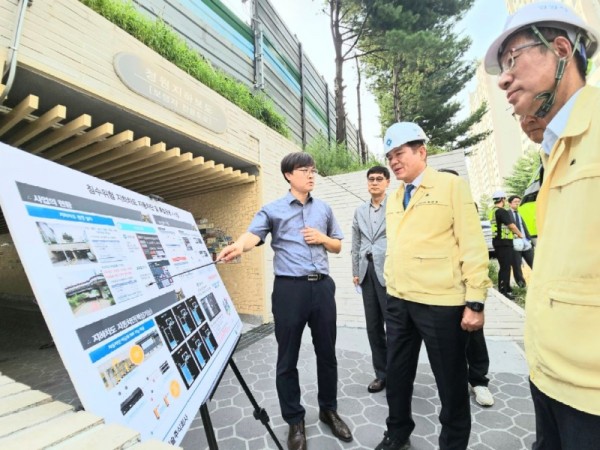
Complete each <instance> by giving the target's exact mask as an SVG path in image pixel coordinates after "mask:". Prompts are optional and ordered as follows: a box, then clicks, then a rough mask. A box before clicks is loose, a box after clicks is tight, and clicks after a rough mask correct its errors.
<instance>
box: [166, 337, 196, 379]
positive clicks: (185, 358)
mask: <svg viewBox="0 0 600 450" xmlns="http://www.w3.org/2000/svg"><path fill="white" fill-rule="evenodd" d="M171 356H172V357H173V361H174V362H175V365H176V366H177V370H178V371H179V374H180V375H181V378H183V382H184V383H185V385H186V386H187V388H188V389H189V388H190V387H191V386H192V384H193V383H194V381H195V380H196V378H198V375H200V368H199V367H198V365H197V364H196V361H195V360H194V358H193V357H192V351H191V350H190V348H189V347H188V346H187V344H183V345H182V346H181V347H179V348H178V349H177V350H175V351H174V352H173V353H172V354H171Z"/></svg>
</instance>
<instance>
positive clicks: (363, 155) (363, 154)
mask: <svg viewBox="0 0 600 450" xmlns="http://www.w3.org/2000/svg"><path fill="white" fill-rule="evenodd" d="M354 61H355V63H356V76H357V80H358V81H357V83H356V101H357V107H358V148H359V151H360V160H361V161H362V163H363V164H366V162H367V144H366V143H365V137H364V136H363V128H362V109H361V105H360V83H361V78H360V65H359V63H358V58H356V59H355V60H354Z"/></svg>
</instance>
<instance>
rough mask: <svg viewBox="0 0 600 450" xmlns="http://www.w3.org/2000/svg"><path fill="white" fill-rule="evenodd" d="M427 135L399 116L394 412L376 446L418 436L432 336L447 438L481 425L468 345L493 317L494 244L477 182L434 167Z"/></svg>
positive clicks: (391, 233)
mask: <svg viewBox="0 0 600 450" xmlns="http://www.w3.org/2000/svg"><path fill="white" fill-rule="evenodd" d="M427 141H428V139H427V136H426V135H425V133H424V132H423V130H422V129H421V128H420V127H419V126H418V125H417V124H415V123H410V122H400V123H396V124H394V125H392V126H391V127H390V128H389V129H388V130H387V132H386V134H385V137H384V148H385V151H386V152H387V153H386V157H387V160H388V162H389V165H390V168H391V169H392V171H393V172H394V175H395V176H396V178H397V179H399V180H402V181H403V182H404V183H403V184H402V186H400V188H399V189H398V190H397V191H396V192H395V193H393V194H391V195H390V196H389V198H388V200H387V206H386V215H385V218H386V224H387V239H388V241H387V252H386V259H385V265H384V278H385V282H386V287H387V292H388V295H389V298H388V305H387V318H386V332H387V339H388V340H387V344H388V367H387V380H388V381H387V387H386V389H387V391H386V395H387V401H388V406H389V416H388V418H387V421H386V422H387V431H386V432H385V434H384V438H383V441H381V443H380V444H379V445H378V446H377V447H376V450H399V449H405V448H408V446H410V441H409V437H410V435H411V433H412V431H413V429H414V427H415V422H414V421H413V419H412V414H411V401H412V394H413V384H414V380H415V376H416V372H417V365H418V359H419V350H420V348H421V343H422V342H424V343H425V347H426V348H427V355H428V357H429V361H430V363H431V368H432V370H433V373H434V375H435V379H436V383H437V387H438V391H439V396H440V400H441V403H442V409H441V411H440V415H439V419H440V422H441V424H442V430H441V433H440V437H439V447H440V448H441V449H442V450H447V449H466V448H467V446H468V443H469V435H470V431H471V415H470V403H469V391H468V381H467V378H468V375H467V362H466V356H465V346H466V339H467V332H469V331H474V330H478V329H480V328H481V327H482V326H483V322H484V314H483V309H484V301H485V298H486V293H487V289H488V287H489V286H491V282H490V280H489V278H488V251H487V245H486V243H485V239H484V237H483V231H482V229H481V225H480V222H479V216H478V215H477V211H476V209H475V207H474V202H473V199H472V197H471V193H470V191H469V187H468V185H467V183H466V182H465V181H464V180H463V179H462V178H460V177H457V176H455V175H452V174H450V173H440V172H438V171H436V170H434V169H432V168H430V167H427V148H426V147H425V143H426V142H427Z"/></svg>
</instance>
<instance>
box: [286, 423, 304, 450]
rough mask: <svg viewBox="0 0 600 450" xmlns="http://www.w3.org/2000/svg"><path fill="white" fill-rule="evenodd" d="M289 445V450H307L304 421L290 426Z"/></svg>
mask: <svg viewBox="0 0 600 450" xmlns="http://www.w3.org/2000/svg"><path fill="white" fill-rule="evenodd" d="M287 445H288V450H306V433H305V432H304V420H302V421H300V422H298V423H294V424H291V425H290V433H289V434H288V440H287Z"/></svg>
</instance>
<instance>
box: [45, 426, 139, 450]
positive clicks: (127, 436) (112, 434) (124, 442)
mask: <svg viewBox="0 0 600 450" xmlns="http://www.w3.org/2000/svg"><path fill="white" fill-rule="evenodd" d="M139 442H140V433H139V432H137V431H135V430H132V429H131V428H126V427H124V426H122V425H118V424H115V423H111V424H108V425H100V426H97V427H94V428H92V429H91V430H88V431H85V432H84V433H81V434H78V435H76V436H74V437H72V438H70V439H68V440H66V441H64V442H61V443H60V444H58V445H54V446H52V447H50V448H51V449H52V450H81V449H85V450H121V449H125V448H130V447H131V446H132V445H134V444H136V443H139Z"/></svg>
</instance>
